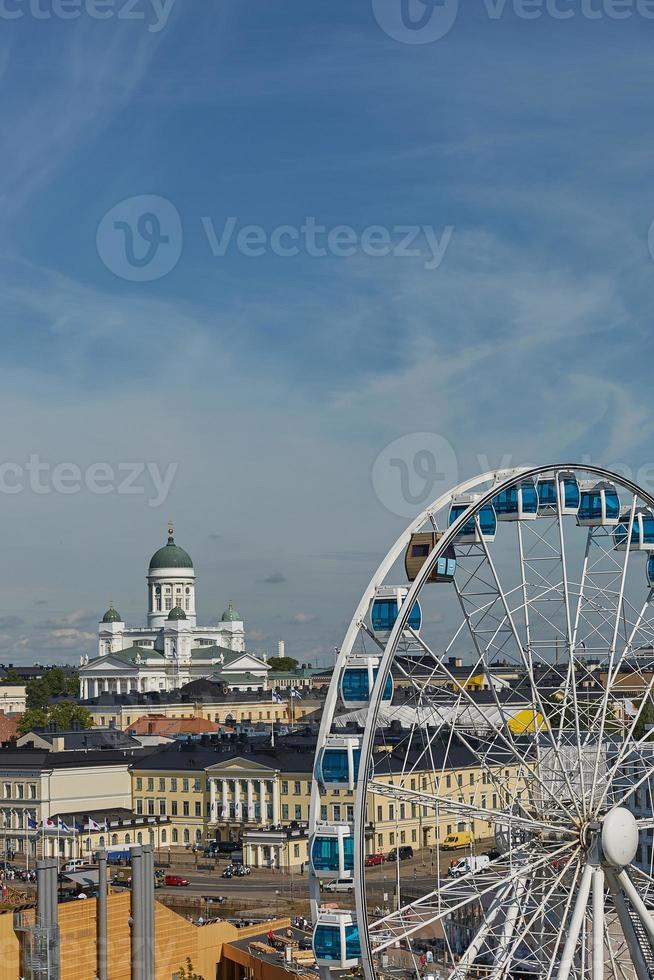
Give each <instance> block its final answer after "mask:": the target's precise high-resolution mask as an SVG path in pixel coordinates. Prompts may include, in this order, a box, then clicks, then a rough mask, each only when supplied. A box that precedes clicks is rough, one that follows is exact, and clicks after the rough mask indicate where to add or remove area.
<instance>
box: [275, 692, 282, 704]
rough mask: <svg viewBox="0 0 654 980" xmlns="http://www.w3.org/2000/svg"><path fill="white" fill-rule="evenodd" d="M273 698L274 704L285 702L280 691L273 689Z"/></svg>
mask: <svg viewBox="0 0 654 980" xmlns="http://www.w3.org/2000/svg"><path fill="white" fill-rule="evenodd" d="M272 700H273V704H283V703H284V698H283V697H282V696H281V694H280V693H279V691H273V692H272Z"/></svg>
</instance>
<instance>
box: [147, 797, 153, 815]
mask: <svg viewBox="0 0 654 980" xmlns="http://www.w3.org/2000/svg"><path fill="white" fill-rule="evenodd" d="M148 816H149V817H153V816H154V800H152V799H149V800H148Z"/></svg>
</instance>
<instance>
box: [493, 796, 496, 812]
mask: <svg viewBox="0 0 654 980" xmlns="http://www.w3.org/2000/svg"><path fill="white" fill-rule="evenodd" d="M493 809H494V810H497V793H493Z"/></svg>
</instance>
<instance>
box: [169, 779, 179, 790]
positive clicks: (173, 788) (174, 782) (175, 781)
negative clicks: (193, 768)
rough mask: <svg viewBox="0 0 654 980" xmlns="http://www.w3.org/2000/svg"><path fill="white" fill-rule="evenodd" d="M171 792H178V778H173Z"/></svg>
mask: <svg viewBox="0 0 654 980" xmlns="http://www.w3.org/2000/svg"><path fill="white" fill-rule="evenodd" d="M170 792H171V793H176V792H177V776H173V777H172V779H171V780H170Z"/></svg>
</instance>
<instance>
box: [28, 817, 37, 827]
mask: <svg viewBox="0 0 654 980" xmlns="http://www.w3.org/2000/svg"><path fill="white" fill-rule="evenodd" d="M27 826H28V827H29V829H30V830H36V828H37V827H38V824H37V822H36V820H34V819H33V818H32V817H28V818H27Z"/></svg>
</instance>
